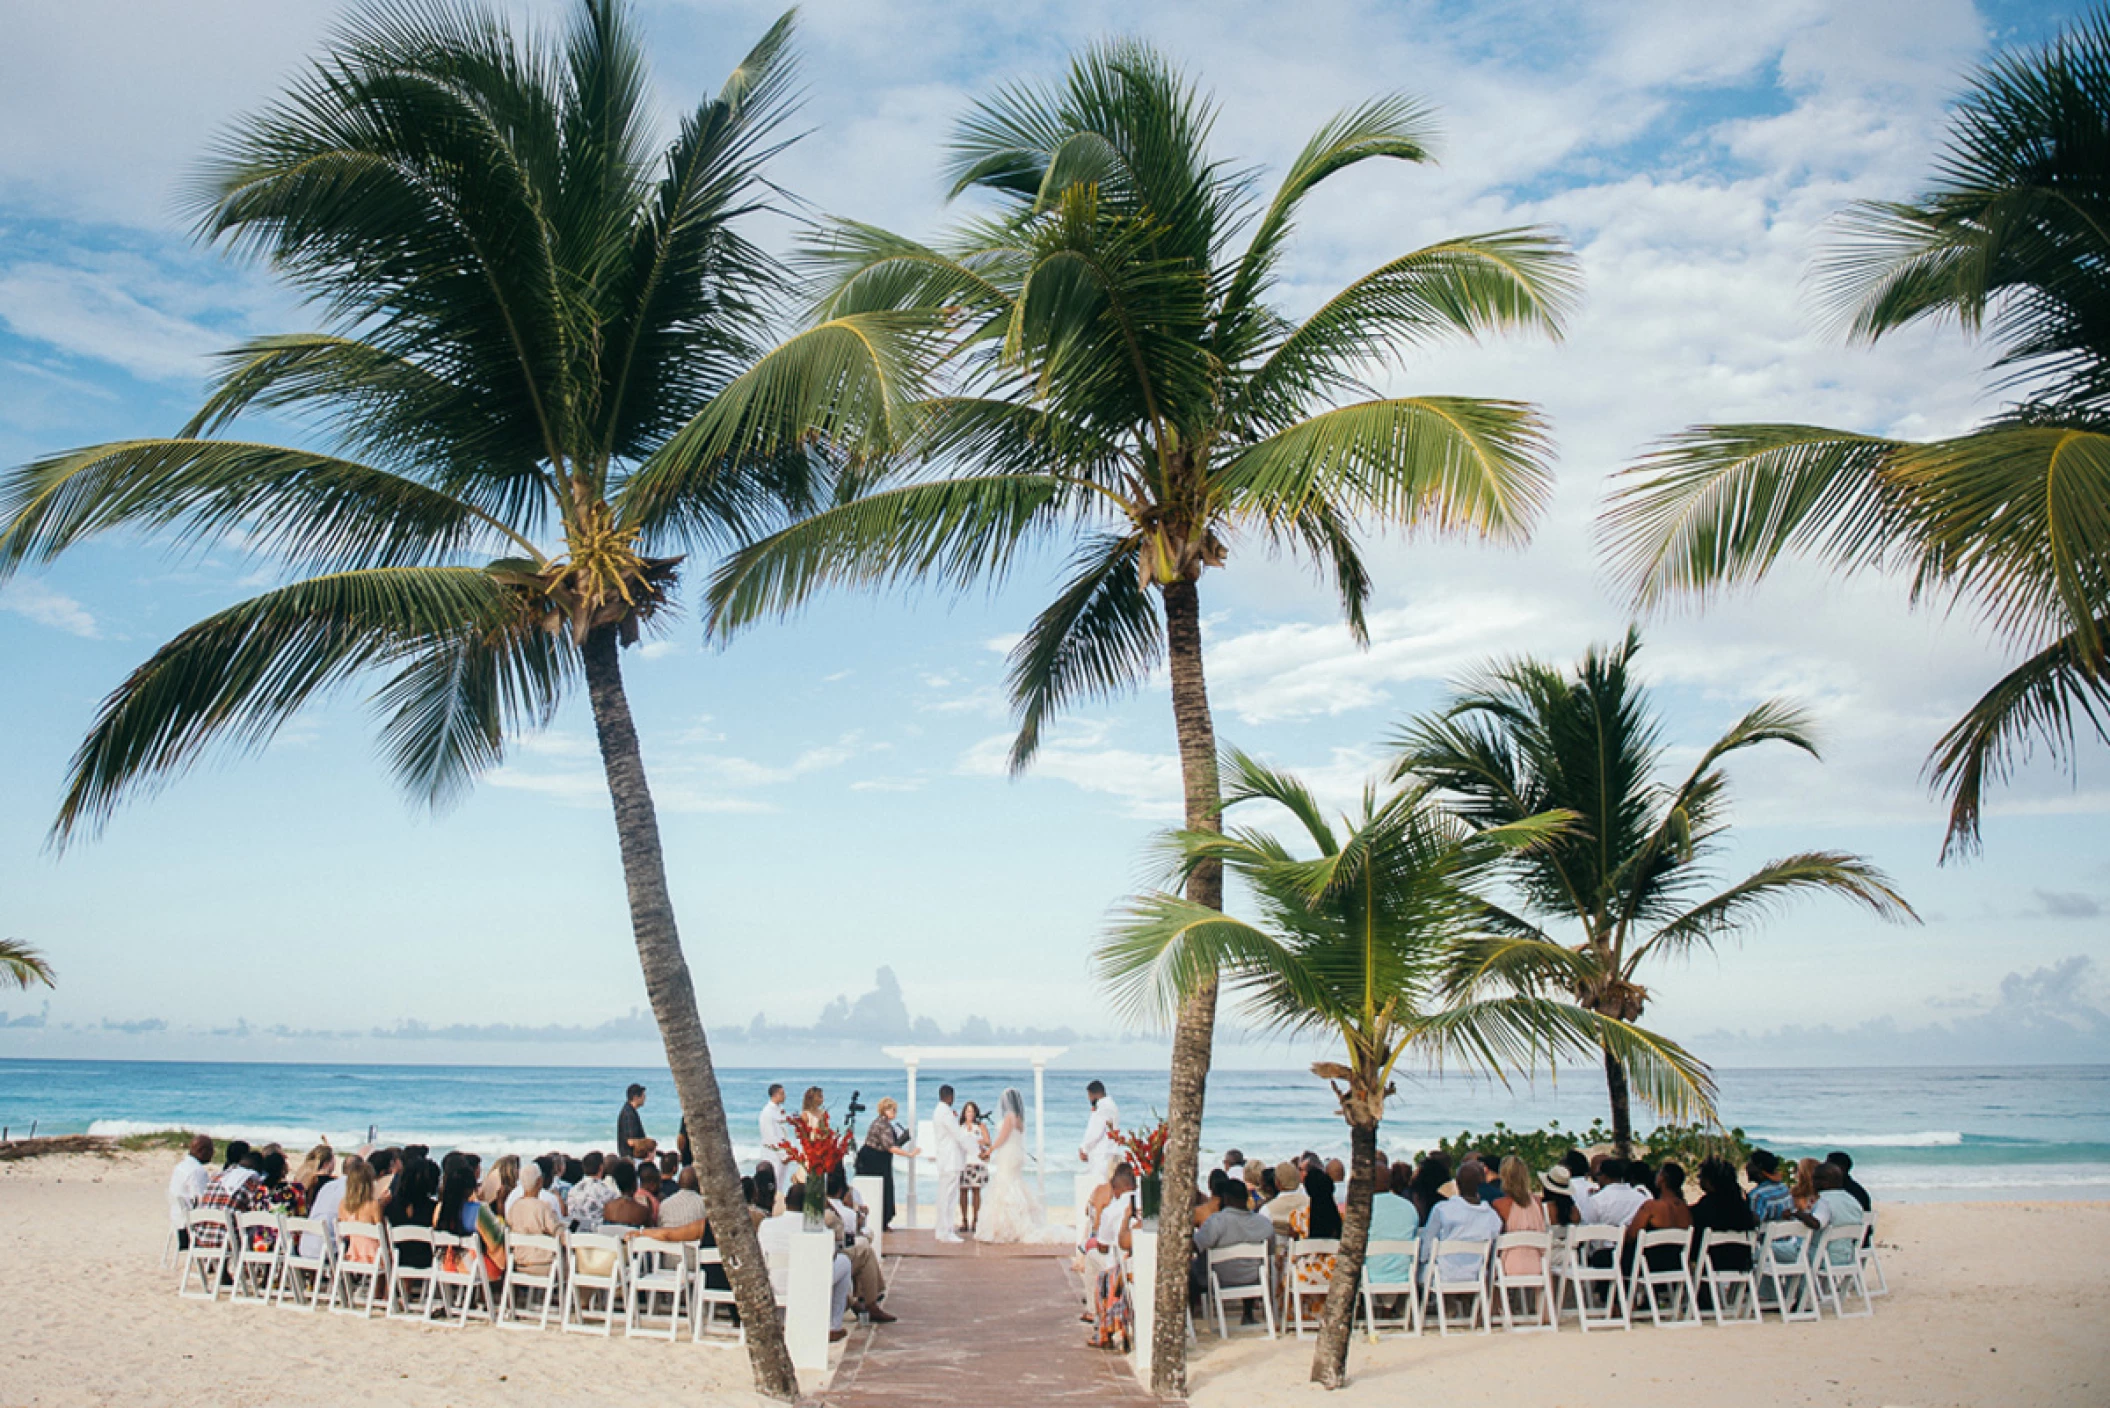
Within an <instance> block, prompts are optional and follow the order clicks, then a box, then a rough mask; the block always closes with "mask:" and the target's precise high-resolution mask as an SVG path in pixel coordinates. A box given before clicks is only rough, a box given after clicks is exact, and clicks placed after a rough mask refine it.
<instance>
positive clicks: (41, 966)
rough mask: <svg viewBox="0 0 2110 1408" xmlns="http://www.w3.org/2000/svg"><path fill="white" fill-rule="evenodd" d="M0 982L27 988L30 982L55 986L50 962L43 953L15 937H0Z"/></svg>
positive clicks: (48, 986)
mask: <svg viewBox="0 0 2110 1408" xmlns="http://www.w3.org/2000/svg"><path fill="white" fill-rule="evenodd" d="M0 982H9V983H13V984H14V985H15V986H16V987H18V988H22V989H25V990H26V989H27V988H28V987H29V985H30V984H31V983H42V984H43V985H44V986H45V987H47V988H50V987H57V986H58V983H57V981H56V980H55V978H54V975H53V974H52V971H51V964H50V962H49V961H47V960H46V959H45V957H44V955H43V954H41V953H39V952H37V950H35V949H34V948H32V947H30V946H29V945H28V944H25V943H22V942H20V941H18V940H15V939H0Z"/></svg>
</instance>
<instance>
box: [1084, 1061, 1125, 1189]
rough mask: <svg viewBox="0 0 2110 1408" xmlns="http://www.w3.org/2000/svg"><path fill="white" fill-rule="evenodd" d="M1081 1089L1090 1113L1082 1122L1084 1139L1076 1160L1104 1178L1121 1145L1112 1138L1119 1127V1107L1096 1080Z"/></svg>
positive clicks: (1094, 1175)
mask: <svg viewBox="0 0 2110 1408" xmlns="http://www.w3.org/2000/svg"><path fill="white" fill-rule="evenodd" d="M1084 1093H1085V1095H1086V1097H1087V1098H1088V1099H1090V1100H1091V1102H1092V1115H1091V1118H1090V1119H1088V1120H1086V1121H1085V1122H1084V1142H1083V1143H1082V1144H1080V1145H1078V1146H1077V1161H1078V1162H1079V1163H1081V1164H1083V1165H1084V1167H1085V1169H1086V1170H1087V1171H1088V1172H1089V1173H1090V1174H1091V1175H1092V1177H1094V1178H1099V1179H1104V1178H1105V1177H1106V1176H1107V1171H1108V1170H1109V1169H1110V1168H1111V1167H1112V1166H1113V1163H1114V1160H1115V1159H1116V1158H1118V1157H1119V1156H1120V1153H1121V1146H1120V1145H1119V1144H1117V1143H1116V1142H1114V1135H1115V1134H1116V1133H1117V1132H1119V1130H1120V1128H1121V1108H1120V1106H1118V1105H1116V1104H1114V1097H1113V1096H1111V1095H1108V1094H1107V1093H1106V1087H1105V1086H1104V1085H1102V1084H1101V1083H1100V1082H1098V1081H1096V1080H1095V1081H1093V1082H1092V1083H1091V1084H1090V1085H1087V1086H1086V1087H1085V1088H1084Z"/></svg>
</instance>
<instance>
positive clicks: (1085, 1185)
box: [1070, 1173, 1104, 1247]
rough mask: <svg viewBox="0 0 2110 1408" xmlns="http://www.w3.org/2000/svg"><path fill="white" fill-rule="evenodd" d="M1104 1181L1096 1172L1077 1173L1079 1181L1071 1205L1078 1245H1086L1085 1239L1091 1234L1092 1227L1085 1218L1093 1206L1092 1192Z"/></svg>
mask: <svg viewBox="0 0 2110 1408" xmlns="http://www.w3.org/2000/svg"><path fill="white" fill-rule="evenodd" d="M1103 1181H1104V1180H1102V1179H1100V1178H1099V1177H1098V1176H1096V1175H1094V1174H1089V1173H1080V1174H1078V1175H1077V1181H1076V1184H1075V1187H1074V1189H1073V1191H1072V1195H1071V1198H1070V1207H1071V1209H1072V1210H1073V1212H1074V1214H1075V1220H1076V1223H1077V1245H1078V1246H1080V1247H1081V1246H1083V1245H1084V1242H1085V1239H1086V1238H1087V1237H1089V1236H1090V1235H1091V1232H1092V1229H1091V1228H1089V1227H1087V1226H1085V1225H1084V1218H1085V1214H1086V1213H1087V1212H1088V1211H1089V1210H1090V1208H1091V1205H1092V1194H1094V1193H1096V1192H1098V1191H1099V1185H1100V1183H1101V1182H1103Z"/></svg>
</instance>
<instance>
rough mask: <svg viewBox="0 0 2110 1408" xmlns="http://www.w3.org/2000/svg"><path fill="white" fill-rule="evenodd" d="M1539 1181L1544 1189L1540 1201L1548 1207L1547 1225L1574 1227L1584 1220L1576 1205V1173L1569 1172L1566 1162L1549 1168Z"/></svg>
mask: <svg viewBox="0 0 2110 1408" xmlns="http://www.w3.org/2000/svg"><path fill="white" fill-rule="evenodd" d="M1539 1182H1540V1186H1541V1188H1542V1189H1543V1190H1544V1191H1543V1193H1542V1194H1541V1197H1540V1201H1541V1202H1542V1203H1544V1205H1545V1208H1546V1222H1547V1225H1549V1226H1552V1227H1573V1226H1575V1225H1576V1224H1577V1223H1579V1222H1581V1221H1582V1213H1581V1212H1580V1211H1578V1210H1577V1209H1576V1206H1575V1197H1574V1187H1575V1175H1574V1174H1573V1173H1571V1172H1569V1170H1568V1166H1567V1165H1566V1164H1555V1165H1554V1166H1553V1167H1552V1168H1549V1169H1547V1170H1546V1172H1545V1175H1544V1177H1542V1178H1541V1179H1540V1180H1539Z"/></svg>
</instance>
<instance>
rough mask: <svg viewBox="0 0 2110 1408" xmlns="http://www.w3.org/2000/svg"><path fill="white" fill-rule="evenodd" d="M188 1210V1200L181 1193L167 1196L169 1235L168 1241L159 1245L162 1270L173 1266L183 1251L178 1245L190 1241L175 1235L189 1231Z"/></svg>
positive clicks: (189, 1204)
mask: <svg viewBox="0 0 2110 1408" xmlns="http://www.w3.org/2000/svg"><path fill="white" fill-rule="evenodd" d="M190 1208H191V1202H190V1199H188V1198H186V1197H184V1196H183V1195H182V1194H181V1193H171V1194H169V1234H168V1239H167V1240H166V1241H164V1242H163V1243H162V1244H161V1265H162V1269H163V1270H166V1269H167V1268H169V1267H170V1266H173V1265H175V1263H176V1261H177V1260H178V1259H179V1257H180V1254H181V1253H182V1251H183V1247H182V1246H181V1245H180V1244H181V1243H184V1242H187V1241H189V1240H190V1238H189V1237H188V1236H182V1237H179V1236H178V1235H177V1233H179V1232H184V1233H187V1232H188V1231H189V1230H190Z"/></svg>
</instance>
